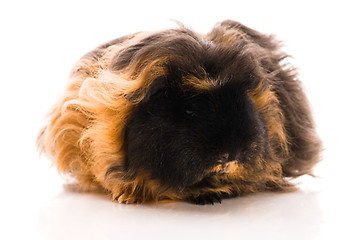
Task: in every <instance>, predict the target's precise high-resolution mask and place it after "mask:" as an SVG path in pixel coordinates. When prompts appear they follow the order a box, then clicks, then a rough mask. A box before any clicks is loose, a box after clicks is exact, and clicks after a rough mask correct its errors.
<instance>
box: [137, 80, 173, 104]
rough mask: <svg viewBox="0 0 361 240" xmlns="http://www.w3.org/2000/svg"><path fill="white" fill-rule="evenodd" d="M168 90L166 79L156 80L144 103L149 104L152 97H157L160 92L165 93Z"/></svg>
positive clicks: (150, 87) (147, 92)
mask: <svg viewBox="0 0 361 240" xmlns="http://www.w3.org/2000/svg"><path fill="white" fill-rule="evenodd" d="M166 88H167V82H166V80H165V79H164V78H161V79H156V80H155V81H154V82H153V83H152V84H151V85H150V86H149V88H148V90H147V91H146V94H145V96H144V98H143V100H142V101H144V102H148V101H149V99H150V98H151V97H153V96H156V95H157V94H158V93H160V92H163V91H164V90H165V89H166Z"/></svg>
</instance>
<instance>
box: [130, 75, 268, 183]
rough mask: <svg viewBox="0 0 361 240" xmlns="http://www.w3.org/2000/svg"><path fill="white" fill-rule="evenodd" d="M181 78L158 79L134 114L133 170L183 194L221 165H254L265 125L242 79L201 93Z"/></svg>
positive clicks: (131, 141)
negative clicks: (241, 163)
mask: <svg viewBox="0 0 361 240" xmlns="http://www.w3.org/2000/svg"><path fill="white" fill-rule="evenodd" d="M174 78H176V79H174ZM177 78H178V77H177V75H171V76H169V77H168V78H164V79H159V80H156V81H155V82H154V83H153V85H151V87H150V88H149V90H148V93H147V95H146V97H145V98H144V100H143V101H142V102H141V103H140V104H139V105H138V106H137V107H136V109H135V111H134V112H133V114H132V115H131V117H130V119H129V122H128V123H127V128H126V156H127V159H126V160H127V161H126V162H127V168H128V169H129V170H131V171H135V172H139V171H147V172H149V173H150V174H151V177H152V178H154V179H158V180H160V182H161V183H162V184H164V185H165V186H168V187H171V188H174V189H175V190H181V189H183V188H184V187H188V186H191V185H193V184H195V183H197V182H198V181H201V180H202V179H203V178H204V177H207V173H208V172H209V170H210V169H211V168H213V167H215V166H216V165H217V164H219V163H220V161H234V160H237V161H240V162H245V161H252V160H253V159H254V158H255V157H256V156H258V155H259V154H262V152H263V150H264V149H265V146H264V145H265V142H266V140H265V139H266V131H265V126H264V124H263V121H262V120H261V117H260V115H259V113H258V111H257V109H256V107H255V105H254V104H253V102H252V101H251V100H250V98H249V96H248V94H247V87H245V85H244V84H243V82H244V80H243V79H237V77H236V76H233V77H232V79H231V78H229V79H231V80H228V81H225V82H224V83H223V84H222V85H221V86H216V87H214V88H212V89H210V90H199V89H195V88H192V87H184V85H182V83H181V80H180V79H177ZM251 145H252V147H251ZM255 146H256V147H255ZM225 154H226V155H228V156H229V157H228V158H224V157H222V156H224V155H225Z"/></svg>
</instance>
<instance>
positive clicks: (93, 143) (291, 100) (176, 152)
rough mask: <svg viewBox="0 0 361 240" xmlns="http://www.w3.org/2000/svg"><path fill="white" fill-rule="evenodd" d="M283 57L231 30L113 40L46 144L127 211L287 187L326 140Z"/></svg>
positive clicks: (268, 41) (65, 166)
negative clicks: (140, 206) (143, 205)
mask: <svg viewBox="0 0 361 240" xmlns="http://www.w3.org/2000/svg"><path fill="white" fill-rule="evenodd" d="M285 58H287V55H285V54H284V53H282V52H281V51H280V46H279V43H278V42H277V41H276V40H275V39H274V38H273V37H272V36H269V35H264V34H261V33H259V32H257V31H255V30H252V29H250V28H248V27H246V26H244V25H242V24H240V23H237V22H234V21H224V22H221V23H220V24H217V25H216V26H215V27H214V28H213V30H212V31H211V32H209V33H208V34H206V35H201V34H197V33H195V32H193V31H192V30H190V29H188V28H185V27H177V28H175V29H170V30H164V31H159V32H152V33H147V32H140V33H136V34H132V35H127V36H124V37H121V38H118V39H115V40H113V41H110V42H108V43H106V44H103V45H101V46H99V47H98V48H96V49H95V50H93V51H91V52H89V53H88V54H86V55H85V56H84V57H82V58H81V59H80V60H79V62H78V63H77V64H76V65H75V67H74V69H73V70H72V72H71V77H70V81H69V84H68V86H67V88H66V91H65V92H64V94H63V95H62V97H61V98H60V100H59V101H58V102H57V104H56V105H55V106H54V108H53V109H52V111H51V113H50V115H49V122H48V124H47V125H46V126H45V128H44V129H43V130H42V131H41V133H40V135H39V138H38V144H39V147H40V149H41V151H43V152H45V153H46V154H47V155H48V156H49V157H50V158H52V159H53V161H54V163H55V165H56V166H57V168H58V170H59V172H61V173H63V174H67V175H70V176H71V177H73V178H74V179H76V181H77V184H78V185H79V186H80V187H81V188H83V189H90V188H92V187H100V188H102V189H105V190H106V191H108V192H110V193H111V194H112V196H113V199H114V200H116V201H119V202H120V203H143V202H157V201H163V200H184V201H191V202H194V203H197V204H205V203H213V202H215V201H218V202H221V199H222V198H228V197H234V196H240V195H243V194H247V193H253V192H260V191H282V190H285V189H289V188H290V187H291V186H292V184H291V183H289V179H292V178H293V177H297V176H300V175H303V174H311V171H312V167H313V166H314V165H315V163H317V162H318V160H319V155H320V149H321V142H320V140H319V138H318V136H317V134H316V131H315V125H314V122H313V119H312V116H311V112H310V108H309V104H308V101H307V99H306V96H305V94H304V92H303V90H302V86H301V83H300V81H299V80H298V79H297V75H296V73H295V71H294V69H293V68H292V67H291V66H290V65H289V64H286V61H284V60H285Z"/></svg>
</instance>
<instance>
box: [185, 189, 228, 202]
mask: <svg viewBox="0 0 361 240" xmlns="http://www.w3.org/2000/svg"><path fill="white" fill-rule="evenodd" d="M187 200H188V201H189V202H191V203H194V204H197V205H206V204H212V205H214V203H215V202H219V203H222V196H220V195H219V194H218V193H214V192H208V193H203V194H200V195H198V196H193V195H191V196H190V197H188V199H187Z"/></svg>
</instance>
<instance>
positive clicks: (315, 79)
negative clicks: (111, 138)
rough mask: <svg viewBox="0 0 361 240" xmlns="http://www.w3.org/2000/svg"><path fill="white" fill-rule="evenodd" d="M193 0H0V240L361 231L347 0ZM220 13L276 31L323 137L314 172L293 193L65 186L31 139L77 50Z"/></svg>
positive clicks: (353, 44)
mask: <svg viewBox="0 0 361 240" xmlns="http://www.w3.org/2000/svg"><path fill="white" fill-rule="evenodd" d="M194 2H195V1H182V3H179V5H178V6H174V5H173V3H172V4H170V3H169V1H164V2H161V1H147V2H145V3H144V4H141V3H138V2H137V3H125V4H124V3H123V4H121V3H116V1H114V2H111V1H102V3H101V4H100V3H93V2H91V1H85V2H80V1H79V2H76V3H74V2H73V1H69V2H66V1H62V3H60V2H59V4H54V3H51V2H49V1H24V2H12V3H0V9H1V11H2V14H0V20H1V21H0V22H2V30H1V31H2V33H3V34H2V36H6V37H2V38H0V42H1V44H0V50H1V51H0V53H1V55H0V56H1V57H0V66H1V78H0V81H1V93H0V107H1V108H0V109H1V117H0V122H1V124H0V149H1V170H0V184H1V186H0V187H1V188H0V189H1V190H2V193H3V194H2V197H1V204H0V221H1V225H0V226H1V231H0V239H145V238H146V239H331V238H332V239H341V238H342V239H361V234H360V231H359V225H360V224H359V222H360V221H359V216H360V215H361V208H360V202H361V197H360V194H359V193H360V190H359V189H360V187H359V185H360V179H359V168H360V167H361V164H360V162H361V157H360V154H359V148H360V147H359V144H360V139H359V136H360V135H361V128H360V125H359V124H360V122H361V117H360V106H359V105H360V103H361V100H360V96H359V92H360V90H359V88H360V87H361V84H360V82H361V79H360V74H359V71H360V70H359V69H360V66H359V65H360V61H359V56H360V55H361V49H360V46H359V43H360V42H361V34H360V30H359V26H358V25H359V24H358V23H359V22H361V19H360V16H358V10H357V9H358V7H357V5H356V1H355V3H354V2H352V1H342V5H339V4H338V3H335V2H333V1H317V3H316V2H315V1H309V2H308V1H302V2H300V3H297V4H296V3H294V2H290V1H264V2H263V1H262V2H261V1H252V3H240V1H234V2H232V1H222V4H221V3H219V2H217V3H214V4H213V3H212V2H211V1H206V2H201V1H199V2H197V3H194ZM271 2H272V3H271ZM135 9H137V10H135ZM227 18H231V19H235V20H238V21H241V22H243V23H245V24H247V25H249V26H250V27H253V28H255V29H258V30H260V31H263V32H269V33H272V32H273V33H276V34H277V35H278V37H279V38H280V39H282V40H284V41H285V43H286V45H287V49H288V51H289V52H290V53H291V54H292V55H293V56H294V60H293V62H295V64H296V66H298V67H299V68H300V78H301V79H302V80H303V81H304V83H305V86H306V88H307V93H308V95H309V97H310V101H311V102H312V106H313V109H314V112H315V117H316V122H317V124H318V129H319V133H320V135H321V137H322V139H323V141H324V146H325V151H324V160H323V162H322V163H321V164H320V165H319V166H318V167H317V168H316V171H315V173H316V174H317V175H318V176H319V178H315V179H314V178H311V177H303V178H300V179H297V180H296V181H297V182H299V183H300V184H299V188H300V190H299V191H297V192H294V193H287V194H273V193H261V194H254V195H249V196H246V197H242V198H236V199H229V200H224V201H223V202H222V204H215V205H207V206H196V205H192V204H188V203H165V204H158V205H119V204H117V203H113V202H111V199H110V197H109V196H104V195H100V194H94V193H86V194H83V193H74V192H69V191H66V190H64V187H63V183H64V182H65V181H64V179H62V178H61V177H59V176H58V174H57V172H56V170H55V169H54V168H50V163H49V161H47V160H46V159H45V158H43V157H41V158H39V156H38V153H37V151H36V148H35V138H36V135H37V133H38V130H39V129H40V127H41V125H42V124H43V121H42V119H43V117H44V115H45V113H46V111H47V110H48V108H49V106H51V104H52V103H53V102H54V101H55V99H56V98H57V96H58V95H59V94H60V93H61V91H62V89H63V87H64V84H65V82H66V78H67V74H68V72H69V70H70V68H71V66H72V64H73V63H74V62H75V61H76V59H77V58H79V57H80V56H81V55H82V54H84V53H85V52H87V51H89V50H91V49H92V48H93V47H94V46H96V45H98V44H100V43H102V42H105V41H107V40H109V39H112V38H115V37H118V36H121V35H123V34H127V33H130V32H135V31H139V30H143V29H146V30H148V29H159V28H163V27H165V25H166V24H168V25H167V26H169V22H167V19H178V20H180V21H182V22H184V23H186V24H188V25H190V26H192V27H193V28H194V29H195V30H196V31H199V32H207V31H208V30H209V29H210V28H211V27H212V25H213V24H214V23H215V22H217V21H219V20H222V19H227ZM170 25H172V24H170Z"/></svg>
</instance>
